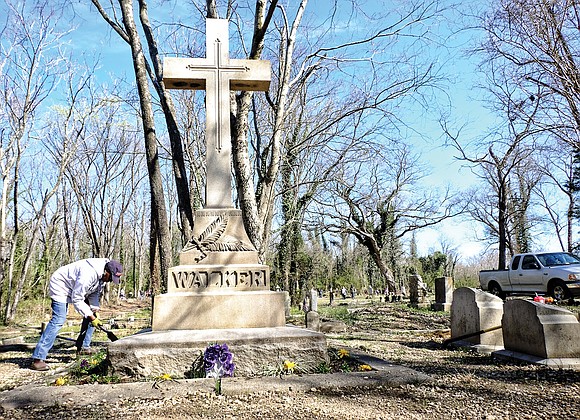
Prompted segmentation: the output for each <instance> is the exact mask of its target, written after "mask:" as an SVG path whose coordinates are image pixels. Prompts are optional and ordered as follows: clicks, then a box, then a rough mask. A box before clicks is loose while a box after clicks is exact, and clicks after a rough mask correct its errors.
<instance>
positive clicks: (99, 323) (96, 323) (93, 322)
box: [91, 316, 103, 328]
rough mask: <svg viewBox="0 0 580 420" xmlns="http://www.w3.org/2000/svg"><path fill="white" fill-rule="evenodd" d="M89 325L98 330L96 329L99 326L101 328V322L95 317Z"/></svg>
mask: <svg viewBox="0 0 580 420" xmlns="http://www.w3.org/2000/svg"><path fill="white" fill-rule="evenodd" d="M91 325H92V326H93V327H95V328H98V327H100V326H102V325H103V321H101V320H100V319H99V318H97V317H96V316H95V319H93V320H92V321H91Z"/></svg>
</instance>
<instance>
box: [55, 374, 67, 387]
mask: <svg viewBox="0 0 580 420" xmlns="http://www.w3.org/2000/svg"><path fill="white" fill-rule="evenodd" d="M54 384H55V385H56V386H63V385H66V378H65V377H64V376H61V377H59V378H56V381H54Z"/></svg>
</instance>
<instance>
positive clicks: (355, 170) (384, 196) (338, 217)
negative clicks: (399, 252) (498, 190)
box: [312, 144, 463, 292]
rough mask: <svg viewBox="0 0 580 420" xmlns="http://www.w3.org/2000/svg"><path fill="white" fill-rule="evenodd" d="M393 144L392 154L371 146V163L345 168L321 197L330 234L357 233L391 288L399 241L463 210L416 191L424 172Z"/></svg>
mask: <svg viewBox="0 0 580 420" xmlns="http://www.w3.org/2000/svg"><path fill="white" fill-rule="evenodd" d="M393 146H395V148H390V149H388V153H387V150H380V149H378V148H369V150H367V154H366V156H364V157H365V160H366V161H363V156H362V155H360V154H359V156H360V157H359V162H358V164H354V163H353V164H352V165H350V166H345V167H344V169H343V172H342V174H341V177H340V178H338V179H337V180H336V181H335V182H334V183H333V184H332V185H331V186H329V187H328V188H327V193H326V194H325V195H324V201H322V198H320V199H317V200H316V202H317V209H316V213H317V214H318V218H319V220H320V222H321V223H323V224H324V226H325V227H326V229H327V230H329V231H330V232H335V233H347V234H349V235H352V236H354V237H355V238H356V239H357V240H358V242H359V243H360V244H361V245H363V246H364V247H365V248H366V249H367V250H368V252H369V255H370V256H371V258H372V259H373V261H374V262H375V264H376V265H377V267H378V268H379V270H380V272H381V275H382V277H383V279H384V282H385V285H386V287H387V289H388V290H389V291H390V292H395V291H396V283H395V278H394V275H393V265H392V259H393V258H394V257H396V255H393V252H396V251H395V248H396V247H397V245H396V241H397V240H399V239H401V238H403V237H405V235H408V234H412V233H413V232H414V231H417V230H419V229H422V228H425V227H428V226H433V225H436V224H438V223H440V222H442V221H443V220H445V219H447V218H450V217H454V216H457V215H458V214H460V213H461V212H462V211H463V209H462V207H461V206H459V205H458V202H457V201H455V200H454V199H453V197H451V196H450V195H447V194H444V195H442V196H439V195H438V194H436V193H435V192H433V191H432V192H430V193H419V192H418V191H415V190H414V188H415V187H416V186H417V185H418V183H419V182H420V180H421V178H422V177H423V176H424V174H423V173H422V172H421V169H420V166H419V164H418V158H417V157H416V156H413V155H412V154H411V153H410V152H409V150H408V149H407V148H406V147H405V146H404V145H402V144H398V145H397V144H395V145H393ZM312 211H313V212H314V210H312ZM389 248H390V249H389ZM389 260H390V261H389ZM389 262H390V263H391V264H389Z"/></svg>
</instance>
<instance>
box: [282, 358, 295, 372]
mask: <svg viewBox="0 0 580 420" xmlns="http://www.w3.org/2000/svg"><path fill="white" fill-rule="evenodd" d="M295 368H296V363H294V362H291V361H290V360H284V370H285V371H286V372H288V373H294V369H295Z"/></svg>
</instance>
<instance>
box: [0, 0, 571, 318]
mask: <svg viewBox="0 0 580 420" xmlns="http://www.w3.org/2000/svg"><path fill="white" fill-rule="evenodd" d="M476 6H477V7H476ZM0 7H1V10H2V11H3V12H4V13H3V14H2V16H5V17H4V18H3V20H2V21H1V22H0V25H1V26H0V31H1V34H2V36H1V38H0V39H1V41H0V42H1V46H2V49H1V50H0V83H1V93H2V95H1V97H0V141H1V144H0V181H1V186H2V188H1V189H0V194H1V196H0V318H1V321H2V322H10V321H11V320H13V319H14V316H15V314H16V312H17V310H18V308H19V307H20V306H21V305H22V304H23V302H25V301H26V300H27V299H35V298H43V297H45V296H46V292H47V291H46V285H47V280H48V276H49V275H50V273H51V272H52V271H53V270H54V269H56V268H57V267H58V266H59V265H62V264H64V263H67V262H69V261H71V260H74V259H77V258H83V257H91V256H108V257H114V258H118V259H120V260H121V261H122V262H123V263H124V265H125V267H126V274H125V276H124V279H123V283H122V285H121V287H120V288H118V289H115V290H114V291H113V292H114V294H113V295H112V296H110V297H111V298H114V297H115V294H117V293H119V292H120V290H121V289H123V290H124V292H125V293H126V294H133V295H137V294H139V293H140V292H143V291H145V290H151V291H152V292H153V293H159V292H162V291H163V290H164V288H165V286H166V285H165V282H166V276H165V273H166V272H167V269H168V268H169V267H170V266H172V265H174V264H175V263H176V262H177V257H178V254H179V251H180V250H181V248H182V246H183V244H184V243H185V242H186V241H187V240H189V238H190V236H191V230H192V226H193V223H194V220H193V214H194V210H195V209H198V208H201V207H202V206H203V205H204V185H205V161H204V155H205V137H204V121H205V115H204V114H205V108H204V106H205V105H204V99H205V97H204V92H203V91H169V90H167V89H166V88H165V86H164V84H163V79H162V75H163V74H162V72H163V67H162V61H163V58H164V57H168V56H172V57H174V56H177V57H203V56H205V33H204V28H205V19H206V18H208V17H212V18H215V17H219V18H225V19H228V20H229V22H230V23H229V30H230V56H231V57H235V58H250V59H263V60H269V61H270V62H271V65H272V83H271V86H270V90H269V91H268V92H266V93H252V92H232V94H231V117H232V118H231V121H232V123H231V125H232V127H231V128H232V130H231V132H232V139H231V141H232V152H233V159H232V160H233V162H232V174H233V177H232V180H233V185H232V192H233V198H234V203H235V205H236V206H238V207H239V208H241V209H242V210H243V215H244V223H245V226H246V229H247V231H248V234H249V237H250V239H251V240H252V242H253V243H254V245H255V246H256V248H257V249H258V251H259V253H260V258H261V259H262V261H263V262H265V263H268V264H269V265H270V266H271V269H272V282H273V284H274V286H275V287H279V288H281V289H284V290H288V291H289V292H290V293H291V296H292V298H293V301H294V302H300V301H301V299H302V295H303V293H304V292H305V291H306V290H307V289H310V288H313V287H314V288H320V289H330V288H333V289H334V290H336V289H338V288H340V287H342V286H343V285H344V286H347V287H349V286H350V285H352V286H354V287H355V288H357V289H358V290H366V289H367V287H368V286H372V287H373V288H374V289H375V290H381V291H383V292H384V291H385V289H388V290H389V291H394V292H398V291H400V289H401V287H402V286H405V283H406V279H407V275H408V274H410V273H416V272H417V273H420V274H422V275H423V277H424V279H425V280H426V281H427V283H428V284H432V281H433V279H434V278H435V277H437V276H440V275H454V276H455V277H456V281H460V282H461V281H464V282H469V281H470V279H471V280H473V279H475V277H474V273H476V272H477V269H478V268H479V267H480V266H482V265H485V266H486V267H488V268H489V264H493V265H496V266H500V267H501V266H503V265H504V264H505V261H506V260H507V259H508V258H509V255H510V254H512V253H515V252H522V251H527V250H535V249H538V250H539V249H540V248H542V247H543V246H544V244H545V243H546V241H545V236H542V235H543V233H545V232H549V235H550V237H553V238H556V243H557V244H559V246H560V247H561V248H562V249H565V250H574V249H575V247H576V245H577V242H576V240H575V237H574V233H575V231H576V229H577V228H576V224H577V216H578V210H577V192H578V190H579V189H580V187H579V182H578V155H579V153H578V144H579V141H578V121H580V118H579V117H578V115H577V114H578V110H577V96H578V95H577V93H578V86H577V84H578V83H577V80H576V74H577V71H576V70H577V69H576V61H575V60H576V58H575V57H576V56H577V54H576V53H577V50H578V48H579V47H580V46H579V45H578V31H577V28H578V22H577V21H576V20H577V16H578V14H576V8H577V7H578V6H577V5H576V4H575V2H569V1H557V2H545V1H543V0H536V1H533V2H531V3H530V2H523V1H522V2H517V1H516V2H513V1H509V2H508V1H505V2H504V1H494V2H490V4H480V3H479V2H473V4H471V2H466V3H464V4H462V5H459V6H455V5H453V4H452V3H451V2H448V1H443V0H441V1H438V0H431V1H413V2H408V1H384V2H366V3H365V2H355V1H349V0H339V1H335V2H323V1H320V0H319V1H313V0H310V1H307V0H302V1H284V2H281V1H261V0H260V1H248V0H244V1H242V0H240V1H229V2H218V1H213V0H208V1H190V2H185V3H184V2H174V1H152V0H150V1H144V0H139V1H132V0H120V1H118V2H104V1H99V0H92V2H90V4H79V3H77V2H70V1H65V0H62V1H51V2H49V1H46V0H45V1H42V0H40V1H31V0H27V1H24V2H22V1H20V2H16V1H12V0H1V2H0ZM466 11H469V14H467V13H466ZM466 28H469V30H468V29H466ZM96 34H98V35H96ZM460 38H461V39H465V40H466V41H465V42H464V43H463V44H460V43H458V41H457V40H458V39H460ZM464 52H468V53H469V54H470V55H469V60H470V61H471V62H473V63H477V62H480V61H481V62H483V63H485V65H483V66H481V75H476V76H474V77H473V80H470V79H467V81H468V82H469V83H468V84H466V85H465V86H459V85H458V84H457V83H455V78H456V77H458V76H457V73H462V76H465V74H467V73H468V71H469V70H470V69H469V68H468V67H462V68H457V67H456V66H454V63H458V62H462V61H461V60H462V59H463V58H461V59H460V57H461V54H463V53H464ZM473 68H475V65H474V66H473ZM474 74H475V73H474ZM476 77H477V83H476V82H475V80H476ZM464 80H465V79H464ZM459 90H463V91H468V92H469V94H470V95H472V97H477V98H476V99H477V100H479V101H481V102H482V103H483V104H485V106H486V107H487V110H486V114H485V115H486V116H487V115H489V116H490V118H489V119H486V120H485V121H479V124H478V126H477V130H476V134H473V130H471V129H470V125H469V124H470V123H469V122H466V121H463V120H461V118H459V117H456V113H457V106H458V105H457V104H456V103H454V100H453V98H454V95H455V94H456V92H457V91H459ZM482 115H483V114H482ZM457 121H460V122H459V123H458V122H457ZM445 145H447V146H449V147H447V148H444V147H443V146H445ZM449 150H453V151H455V153H456V155H457V157H458V158H459V161H460V162H461V163H462V164H464V165H466V166H468V167H469V170H464V172H462V173H463V174H465V175H464V176H465V177H466V178H468V177H469V178H470V180H471V183H470V184H469V185H468V186H465V185H458V184H454V183H453V182H450V181H448V180H445V181H444V180H442V179H441V178H439V177H438V175H436V174H435V173H436V172H437V168H436V166H437V164H438V162H437V157H436V155H437V154H439V153H443V151H446V153H449ZM456 169H457V170H459V169H460V165H458V166H457V167H456ZM449 170H451V169H449ZM472 172H473V173H474V174H475V176H473V177H471V173H472ZM439 173H441V172H439ZM459 178H461V176H459ZM450 220H452V221H450ZM466 221H467V222H469V223H471V225H469V226H470V229H471V230H470V234H471V235H473V236H474V237H476V239H477V241H478V243H479V244H483V245H484V246H482V247H481V248H480V249H479V250H478V252H477V255H475V256H468V255H467V254H466V253H465V250H464V249H461V248H460V247H459V245H458V244H456V243H454V241H453V240H452V239H451V240H450V239H449V238H451V237H452V236H449V237H447V236H446V235H445V234H444V233H443V234H440V235H439V236H438V237H437V236H435V237H434V236H433V235H432V234H429V235H427V234H426V232H432V228H434V227H439V226H442V231H443V232H445V231H447V232H448V233H449V234H450V235H451V233H453V232H452V231H453V230H454V229H455V228H456V227H458V226H459V225H462V224H463V223H465V222H466ZM419 249H420V251H419ZM488 251H490V252H491V254H490V253H488ZM490 261H491V262H490Z"/></svg>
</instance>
